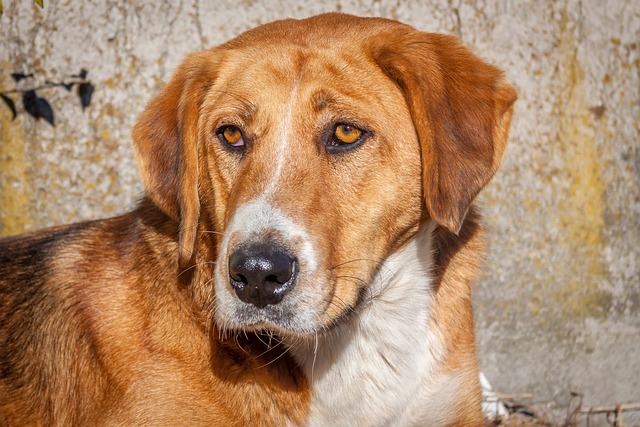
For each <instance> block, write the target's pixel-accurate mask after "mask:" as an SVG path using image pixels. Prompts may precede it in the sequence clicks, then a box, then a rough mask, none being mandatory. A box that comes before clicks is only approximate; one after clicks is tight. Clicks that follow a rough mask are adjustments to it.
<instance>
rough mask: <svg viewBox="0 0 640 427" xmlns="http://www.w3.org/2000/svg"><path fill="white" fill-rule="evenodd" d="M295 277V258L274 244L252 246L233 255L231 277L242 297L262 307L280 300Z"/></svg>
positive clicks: (235, 288)
mask: <svg viewBox="0 0 640 427" xmlns="http://www.w3.org/2000/svg"><path fill="white" fill-rule="evenodd" d="M295 276H296V260H295V258H293V257H292V256H291V255H289V253H287V252H286V251H285V250H283V249H281V248H278V247H274V246H272V245H266V244H255V245H251V246H248V247H245V248H241V249H238V250H236V251H235V252H233V253H232V254H231V256H230V257H229V278H230V281H231V286H232V287H233V289H234V290H235V291H236V294H237V295H238V298H240V299H241V300H242V301H244V302H246V303H249V304H253V305H255V306H256V307H259V308H262V307H264V306H266V305H268V304H277V303H279V302H280V301H281V300H282V298H283V297H284V296H285V294H286V293H287V292H288V291H289V289H291V288H292V287H293V284H294V282H295Z"/></svg>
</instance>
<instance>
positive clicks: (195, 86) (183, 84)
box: [133, 51, 215, 268]
mask: <svg viewBox="0 0 640 427" xmlns="http://www.w3.org/2000/svg"><path fill="white" fill-rule="evenodd" d="M213 57H214V55H213V51H204V52H200V53H195V54H191V55H189V56H187V58H186V59H185V60H184V61H183V62H182V64H181V65H180V66H179V67H178V69H177V70H176V71H175V73H174V74H173V77H172V78H171V81H170V82H169V84H167V86H165V87H164V89H163V90H162V91H161V92H160V93H159V94H158V95H157V96H156V97H155V98H153V99H152V100H151V102H150V103H149V104H148V105H147V107H146V109H145V110H144V111H143V112H142V114H141V115H140V117H139V119H138V122H137V123H136V125H135V127H134V129H133V142H134V149H135V153H136V158H137V161H138V167H139V169H140V174H141V175H142V179H143V181H144V185H145V188H146V191H147V194H148V195H149V197H150V198H151V200H152V201H153V202H154V203H155V204H156V206H158V207H159V208H160V209H161V210H162V211H163V212H164V213H166V214H167V215H168V216H169V217H171V218H173V219H174V220H175V221H177V222H179V224H180V231H179V252H178V262H179V265H180V267H181V268H185V267H187V266H189V265H190V264H191V263H192V262H193V255H194V249H195V240H196V234H197V228H198V221H199V217H200V199H199V195H198V118H199V110H200V106H201V104H202V102H203V100H204V96H205V94H206V92H207V89H208V88H209V87H210V86H211V84H213V81H214V80H215V71H214V65H215V62H214V58H213Z"/></svg>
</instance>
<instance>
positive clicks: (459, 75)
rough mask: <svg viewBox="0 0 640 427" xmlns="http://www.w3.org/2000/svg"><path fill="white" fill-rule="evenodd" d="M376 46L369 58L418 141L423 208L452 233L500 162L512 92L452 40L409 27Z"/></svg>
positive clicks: (497, 73) (496, 74)
mask: <svg viewBox="0 0 640 427" xmlns="http://www.w3.org/2000/svg"><path fill="white" fill-rule="evenodd" d="M378 46H380V45H378ZM382 46H383V47H378V48H377V49H376V50H375V60H376V62H377V63H378V65H379V66H380V67H381V68H382V69H383V71H384V72H385V73H386V74H387V75H388V76H389V77H390V78H391V79H392V80H394V81H395V82H396V84H398V86H399V87H400V88H401V90H402V91H403V93H404V96H405V99H406V100H407V104H408V106H409V110H410V112H411V116H412V119H413V123H414V126H415V128H416V132H417V134H418V139H419V140H420V145H421V149H422V168H423V178H422V179H423V185H424V197H425V203H426V207H427V210H428V212H429V215H430V216H431V217H432V218H433V219H434V220H435V221H436V222H437V223H439V224H440V225H442V226H444V227H446V228H448V229H449V230H450V231H452V232H454V233H456V234H457V233H458V232H459V231H460V228H461V227H462V223H463V222H464V218H465V216H466V214H467V211H468V209H469V207H470V205H471V202H472V201H473V199H474V198H475V197H476V195H477V194H478V192H480V190H481V189H482V188H483V187H484V186H485V185H486V184H487V183H488V182H489V180H490V179H491V177H492V176H493V175H494V173H495V172H496V170H497V169H498V166H499V165H500V161H501V159H502V154H503V153H504V149H505V147H506V141H507V136H508V133H509V123H510V121H511V114H512V112H513V103H514V102H515V100H516V92H515V90H514V88H513V87H512V86H511V85H509V84H508V83H506V82H505V81H504V80H503V73H502V72H501V71H500V70H499V69H497V68H496V67H494V66H492V65H489V64H487V63H486V62H484V61H482V60H481V59H480V58H478V57H477V56H475V55H474V54H473V53H471V52H470V51H469V50H468V49H466V48H465V47H464V46H462V44H460V42H459V41H458V40H457V38H455V37H453V36H447V35H442V34H431V33H424V32H419V31H416V30H413V29H407V30H405V31H400V32H395V33H394V34H392V35H389V34H387V35H385V37H384V41H383V43H382Z"/></svg>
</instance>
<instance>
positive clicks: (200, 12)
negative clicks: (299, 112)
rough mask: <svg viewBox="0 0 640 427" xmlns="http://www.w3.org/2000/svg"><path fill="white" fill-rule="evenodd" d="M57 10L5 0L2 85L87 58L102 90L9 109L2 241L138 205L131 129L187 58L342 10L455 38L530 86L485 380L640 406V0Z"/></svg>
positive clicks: (490, 277)
mask: <svg viewBox="0 0 640 427" xmlns="http://www.w3.org/2000/svg"><path fill="white" fill-rule="evenodd" d="M45 3H46V4H45V8H44V10H40V9H38V8H36V7H35V6H33V5H32V2H31V1H30V0H12V1H7V0H4V5H5V14H4V16H3V17H2V18H0V41H1V46H2V47H1V48H0V91H6V90H9V89H13V88H14V82H13V80H12V79H11V77H10V73H12V72H25V73H34V74H35V75H36V77H35V81H36V82H38V83H43V82H44V81H45V80H61V79H62V78H63V77H64V76H68V75H71V74H75V73H77V72H78V71H79V70H80V69H81V68H83V67H84V68H86V69H87V70H88V71H89V75H88V78H89V79H90V80H91V81H92V82H93V84H94V85H95V86H96V91H95V93H94V101H93V104H92V105H91V106H90V108H89V109H88V110H87V111H85V112H83V111H82V109H81V107H80V104H79V102H78V100H77V98H76V97H75V96H74V95H73V94H69V93H67V92H66V91H64V90H63V89H60V88H54V89H46V90H42V91H39V92H38V93H39V94H40V95H41V96H43V97H46V98H47V99H48V100H49V101H50V103H51V104H52V105H53V108H54V111H55V115H56V126H55V127H51V126H50V125H48V124H46V123H45V122H43V121H40V122H35V121H34V120H33V119H32V118H31V117H28V116H27V115H26V114H24V113H22V114H19V116H18V118H17V119H16V120H15V121H13V122H12V121H11V115H10V113H9V110H8V109H7V108H4V106H3V105H0V122H1V130H0V138H1V139H0V235H10V234H15V233H19V232H22V231H26V230H32V229H35V228H39V227H44V226H48V225H52V224H57V223H64V222H70V221H76V220H80V219H88V218H97V217H102V216H109V215H113V214H116V213H119V212H123V211H125V210H127V209H129V208H130V207H131V206H132V205H133V204H134V203H135V200H136V199H137V198H138V197H139V195H140V194H141V191H142V187H141V185H140V181H139V177H138V175H137V171H136V169H135V165H134V161H133V156H132V152H131V149H130V129H131V127H132V125H133V123H134V121H135V118H136V116H137V114H138V113H139V112H140V111H141V110H142V108H143V106H144V104H145V103H146V102H147V101H148V100H149V99H150V97H151V96H152V94H154V93H156V92H157V91H158V90H159V89H160V87H161V86H162V84H163V82H166V81H167V79H168V77H169V75H170V73H171V70H172V69H173V68H174V67H175V66H176V65H177V63H178V62H179V61H180V60H181V58H182V57H183V55H184V54H185V53H186V52H189V51H193V50H198V49H201V48H205V47H209V46H212V45H215V44H217V43H220V42H222V41H224V40H226V39H228V38H230V37H232V36H234V35H236V34H238V33H240V32H242V31H244V30H246V29H248V28H251V27H253V26H256V25H258V24H261V23H264V22H268V21H271V20H274V19H278V18H283V17H305V16H308V15H312V14H315V13H318V12H323V11H332V10H340V11H344V12H350V13H357V14H363V15H375V16H384V17H390V18H396V19H399V20H402V21H404V22H407V23H409V24H412V25H414V26H415V27H418V28H420V29H423V30H428V31H440V32H450V33H455V34H457V35H458V36H460V37H461V38H462V39H463V41H464V42H465V43H467V44H468V45H470V46H471V47H472V48H473V49H474V50H475V51H476V52H478V53H479V54H480V55H481V56H483V57H485V58H487V59H488V60H490V61H492V62H494V63H496V64H498V65H500V66H501V67H503V68H504V69H505V70H506V71H507V73H508V76H509V79H510V80H511V81H512V82H514V84H515V85H516V86H517V88H518V91H519V96H520V99H519V101H518V103H517V113H516V117H515V120H514V123H513V132H512V138H511V145H510V147H509V150H508V151H507V154H506V159H505V161H504V165H503V168H502V169H501V171H500V172H499V174H498V175H497V177H496V179H495V180H494V181H493V183H492V184H491V185H490V186H489V188H488V189H487V190H486V191H485V192H484V194H483V195H482V196H481V198H480V203H481V205H482V207H483V209H484V211H485V214H486V219H487V223H488V224H489V231H490V232H489V240H490V243H491V253H490V255H489V257H488V261H487V273H486V276H485V278H484V279H483V281H482V283H481V284H480V285H479V287H478V289H477V291H476V293H475V304H476V308H477V329H478V339H479V344H480V356H481V360H482V365H483V368H484V370H485V372H486V373H487V375H488V377H489V378H490V380H491V381H492V382H493V383H494V385H495V386H496V387H497V388H498V389H499V390H501V391H505V392H532V393H534V394H535V396H536V397H535V399H536V401H537V402H538V403H540V404H541V405H543V406H544V404H545V403H548V406H547V408H548V409H553V408H554V407H558V406H562V405H564V404H565V403H566V401H567V400H568V391H569V390H570V389H575V390H579V391H582V392H584V393H585V396H586V399H585V402H586V403H587V404H609V403H614V402H617V401H629V400H636V401H638V400H640V314H639V310H640V278H639V277H640V247H639V244H638V242H640V170H639V169H640V152H639V150H640V142H639V140H640V135H639V131H638V128H639V122H640V2H638V1H635V0H629V1H623V0H608V1H606V0H583V1H578V0H562V1H561V0H558V1H544V2H540V1H533V0H531V1H526V2H525V1H523V2H516V1H507V0H505V1H503V2H484V1H482V2H481V1H473V0H424V1H405V0H378V1H373V2H366V1H363V0H342V1H341V0H324V1H317V0H308V1H295V0H279V1H277V2H276V1H269V0H245V1H236V0H234V1H231V0H225V1H210V2H198V1H189V2H187V1H179V2H171V1H166V0H165V1H155V2H142V1H140V2H135V1H102V2H82V1H75V0H74V1H72V0H66V1H63V0H60V1H58V2H45ZM498 3H499V5H498ZM33 83H34V82H33V81H32V82H21V83H20V84H21V85H23V84H24V85H29V84H33ZM20 87H22V86H20ZM19 109H20V106H19ZM550 402H553V403H550Z"/></svg>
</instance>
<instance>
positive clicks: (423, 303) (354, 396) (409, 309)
mask: <svg viewBox="0 0 640 427" xmlns="http://www.w3.org/2000/svg"><path fill="white" fill-rule="evenodd" d="M433 230H434V227H433V226H428V227H425V229H423V230H422V231H421V232H419V233H418V236H417V237H416V238H415V239H414V240H413V241H412V242H410V243H409V244H408V246H406V247H405V248H403V249H402V250H400V251H399V252H398V253H396V254H394V255H393V256H391V257H389V258H388V259H387V260H386V261H385V262H384V263H383V265H382V266H381V268H380V269H379V273H378V274H377V276H376V278H375V280H374V281H373V284H372V289H371V290H372V294H371V298H370V300H369V301H366V302H365V303H364V304H365V306H364V307H363V308H362V312H361V313H360V314H359V315H358V316H356V317H355V318H354V319H352V320H351V321H350V322H348V323H347V324H345V325H343V326H341V327H338V328H337V329H336V330H335V331H334V332H333V333H331V334H329V335H327V336H319V337H317V339H316V341H315V342H314V341H311V342H310V343H307V344H306V345H304V346H301V345H300V344H297V345H296V344H295V343H292V349H291V351H292V352H293V354H294V356H295V357H296V359H297V360H298V362H299V363H300V364H301V366H302V367H303V369H305V371H306V374H307V375H308V377H309V379H310V380H311V383H312V396H313V397H312V406H311V413H310V417H309V421H308V425H309V426H318V427H320V426H336V427H337V426H345V427H346V426H349V427H354V426H387V425H393V426H404V425H407V426H409V425H424V426H438V425H440V423H441V422H443V421H442V418H445V419H446V418H447V415H448V414H447V413H446V408H447V404H448V403H450V400H451V399H453V397H454V396H455V391H456V390H455V389H456V384H457V383H458V382H457V381H455V378H444V377H442V376H438V375H437V372H436V370H437V367H438V366H439V361H440V360H441V358H442V346H441V344H440V342H439V340H438V338H437V337H436V336H435V334H434V333H433V332H432V331H430V330H429V329H428V327H427V323H428V320H429V313H430V304H431V300H432V290H431V285H432V281H431V269H432V261H431V259H432V248H431V241H432V237H431V235H432V233H433ZM436 378H438V381H436V383H434V382H433V380H434V379H436ZM447 401H449V402H447ZM445 402H447V403H445ZM441 403H443V405H441Z"/></svg>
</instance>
